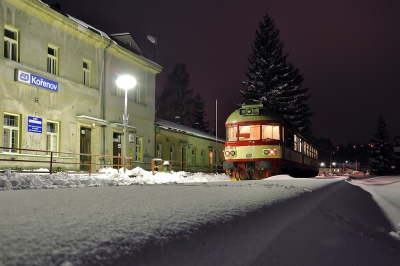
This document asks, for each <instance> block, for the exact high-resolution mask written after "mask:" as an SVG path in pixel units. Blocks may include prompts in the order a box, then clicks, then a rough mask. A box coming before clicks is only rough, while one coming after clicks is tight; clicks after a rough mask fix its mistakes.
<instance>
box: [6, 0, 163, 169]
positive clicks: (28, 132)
mask: <svg viewBox="0 0 400 266" xmlns="http://www.w3.org/2000/svg"><path fill="white" fill-rule="evenodd" d="M58 8H59V7H58ZM58 8H57V7H52V6H49V5H47V4H45V3H43V2H42V1H40V0H0V39H1V40H2V42H0V132H1V133H2V135H3V136H2V141H1V143H0V146H2V148H1V150H0V158H3V159H14V160H19V159H21V160H29V158H32V157H40V156H43V157H45V156H48V154H47V155H46V154H43V153H40V152H37V151H34V150H47V151H53V152H55V153H54V156H56V157H57V158H56V160H58V161H59V162H74V161H79V162H81V163H82V162H84V161H85V160H87V157H85V156H76V155H72V154H78V153H83V154H89V153H90V154H100V155H110V156H111V155H115V156H117V155H122V149H123V147H124V146H126V147H127V152H126V155H127V156H129V157H131V158H132V160H133V161H134V162H135V163H136V164H138V166H140V164H148V163H149V161H150V160H151V158H154V157H155V154H154V153H155V149H154V147H155V143H154V140H155V130H154V125H155V76H156V75H157V74H158V73H160V72H161V70H162V68H161V66H159V65H157V64H156V63H154V62H152V61H151V60H148V59H147V57H146V56H145V54H144V53H143V52H142V50H141V49H140V47H139V46H138V45H137V44H136V42H135V40H134V39H133V38H132V37H131V36H130V34H129V33H122V34H113V35H108V34H105V33H104V32H102V31H101V30H98V29H96V28H94V27H92V26H90V25H87V24H86V23H84V22H83V21H81V20H78V19H76V18H74V17H72V16H70V15H68V14H65V13H62V12H61V10H59V9H58ZM120 75H130V76H132V77H134V78H135V79H136V81H137V84H136V86H135V88H134V89H130V90H128V94H127V95H128V97H127V98H128V105H127V113H128V115H129V120H128V126H127V128H128V130H127V132H128V134H129V137H127V143H126V144H124V143H123V141H124V137H123V114H124V102H125V90H124V89H122V88H119V87H117V85H116V79H117V78H118V76H120ZM25 149H26V150H25ZM57 152H59V153H57ZM68 153H70V154H68ZM99 158H100V157H99ZM99 158H97V159H96V160H99ZM103 160H106V159H105V157H103ZM1 164H3V166H6V164H7V162H6V161H2V162H1ZM13 165H15V164H13ZM33 166H36V167H37V164H36V165H33ZM64 166H65V167H64V168H73V167H76V166H73V165H71V167H68V166H69V165H68V164H65V165H64ZM81 167H83V168H85V166H81ZM80 170H85V169H80Z"/></svg>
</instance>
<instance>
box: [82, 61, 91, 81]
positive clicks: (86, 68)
mask: <svg viewBox="0 0 400 266" xmlns="http://www.w3.org/2000/svg"><path fill="white" fill-rule="evenodd" d="M91 65H92V64H91V63H90V61H88V60H85V59H84V60H83V81H82V83H83V85H85V86H88V87H90V85H91V84H90V83H91V82H90V80H91V75H90V74H91V69H92V66H91Z"/></svg>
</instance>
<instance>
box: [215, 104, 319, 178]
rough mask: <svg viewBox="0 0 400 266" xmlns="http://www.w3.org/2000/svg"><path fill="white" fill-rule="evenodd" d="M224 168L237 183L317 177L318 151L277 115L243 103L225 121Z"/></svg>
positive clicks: (261, 107)
mask: <svg viewBox="0 0 400 266" xmlns="http://www.w3.org/2000/svg"><path fill="white" fill-rule="evenodd" d="M225 127H226V143H225V150H224V159H225V160H224V163H223V167H224V169H225V170H226V171H227V173H229V174H230V175H231V177H232V178H236V179H262V178H267V177H270V176H272V175H278V174H289V175H291V176H293V177H311V176H316V175H317V173H318V151H317V149H316V147H315V146H314V145H313V144H312V143H311V141H309V140H307V139H306V138H304V137H302V136H301V135H300V134H298V132H297V131H296V130H295V129H294V128H293V127H292V126H290V124H289V123H287V122H286V121H285V120H284V119H283V118H282V117H281V116H280V115H279V114H278V113H276V112H274V111H272V110H270V109H269V108H267V107H264V105H263V104H262V103H256V104H254V103H252V104H246V103H244V104H243V105H242V107H241V108H240V109H238V110H236V111H234V112H233V113H232V114H231V115H230V116H229V117H228V119H227V120H226V123H225Z"/></svg>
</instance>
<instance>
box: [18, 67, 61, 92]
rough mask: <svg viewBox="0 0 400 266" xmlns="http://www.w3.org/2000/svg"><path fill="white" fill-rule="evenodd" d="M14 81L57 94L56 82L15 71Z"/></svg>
mask: <svg viewBox="0 0 400 266" xmlns="http://www.w3.org/2000/svg"><path fill="white" fill-rule="evenodd" d="M15 74H16V80H17V81H19V82H24V83H27V84H29V85H33V86H36V87H39V88H42V89H46V90H50V91H53V92H58V82H57V81H54V80H50V79H46V78H43V77H41V76H38V75H35V74H32V73H29V72H25V71H22V70H19V69H16V71H15Z"/></svg>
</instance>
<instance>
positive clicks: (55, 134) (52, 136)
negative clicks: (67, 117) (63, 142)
mask: <svg viewBox="0 0 400 266" xmlns="http://www.w3.org/2000/svg"><path fill="white" fill-rule="evenodd" d="M49 123H51V124H54V125H56V127H55V128H56V129H57V132H51V131H49ZM49 138H50V143H49ZM53 139H55V141H54V140H53ZM52 143H55V149H54V148H53V147H52V146H53V145H52ZM52 148H53V149H52ZM46 150H47V151H52V152H55V153H54V155H55V156H58V152H59V151H60V122H58V121H53V120H47V123H46Z"/></svg>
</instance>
